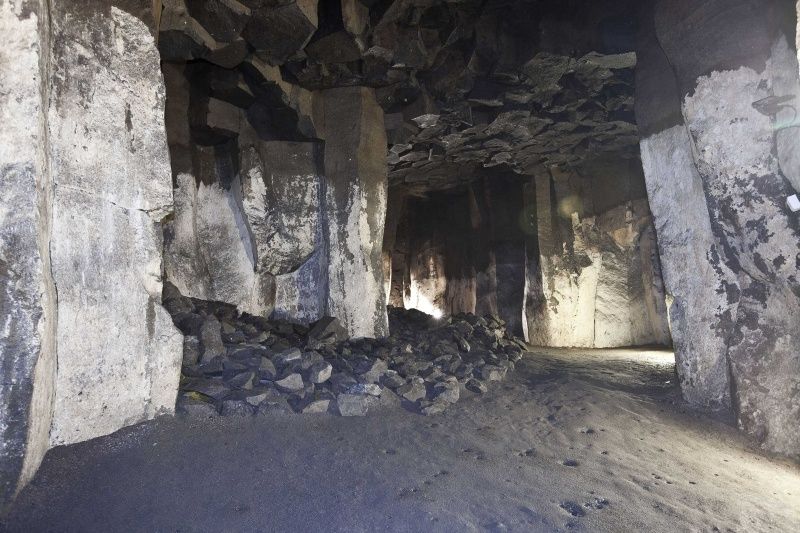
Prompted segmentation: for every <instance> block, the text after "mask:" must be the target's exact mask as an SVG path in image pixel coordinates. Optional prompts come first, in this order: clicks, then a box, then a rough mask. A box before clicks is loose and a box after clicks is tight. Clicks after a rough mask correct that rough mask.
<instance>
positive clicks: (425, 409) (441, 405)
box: [419, 399, 449, 416]
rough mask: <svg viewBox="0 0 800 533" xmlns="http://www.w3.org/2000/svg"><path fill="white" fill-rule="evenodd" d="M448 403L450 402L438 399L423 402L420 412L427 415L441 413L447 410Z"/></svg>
mask: <svg viewBox="0 0 800 533" xmlns="http://www.w3.org/2000/svg"><path fill="white" fill-rule="evenodd" d="M448 405H449V403H448V402H446V401H443V400H438V399H437V400H434V401H432V402H422V403H421V404H420V410H419V412H420V413H422V414H423V415H425V416H432V415H439V414H442V413H444V412H445V410H446V409H447V407H448Z"/></svg>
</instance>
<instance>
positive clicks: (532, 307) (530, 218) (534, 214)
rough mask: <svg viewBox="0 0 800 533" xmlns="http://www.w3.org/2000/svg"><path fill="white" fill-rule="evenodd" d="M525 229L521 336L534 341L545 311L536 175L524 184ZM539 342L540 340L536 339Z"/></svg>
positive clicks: (531, 341) (545, 301)
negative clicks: (523, 297)
mask: <svg viewBox="0 0 800 533" xmlns="http://www.w3.org/2000/svg"><path fill="white" fill-rule="evenodd" d="M522 196H523V204H524V206H525V213H524V226H523V227H524V230H525V299H524V303H523V308H522V312H523V318H522V328H523V334H524V338H525V339H526V340H527V341H528V342H530V343H531V344H534V342H533V340H532V339H533V338H534V336H535V333H536V332H538V331H541V329H540V328H541V325H540V324H539V321H541V320H544V319H545V317H546V316H547V315H546V312H545V306H546V305H547V300H546V299H545V297H544V291H543V289H542V264H541V261H542V259H541V252H540V251H539V217H538V211H537V204H536V198H537V196H536V178H534V177H532V176H531V177H530V178H528V179H526V181H525V184H524V186H523V192H522ZM539 344H541V342H539Z"/></svg>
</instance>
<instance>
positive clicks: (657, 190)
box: [637, 0, 800, 457]
mask: <svg viewBox="0 0 800 533" xmlns="http://www.w3.org/2000/svg"><path fill="white" fill-rule="evenodd" d="M777 5H778V3H777V2H776V3H772V2H767V3H766V4H765V5H758V4H756V3H753V2H747V1H744V0H724V1H723V0H705V1H701V0H662V1H660V2H658V4H657V6H656V9H655V12H654V13H650V14H648V15H647V16H646V17H645V19H644V20H645V22H646V23H648V24H649V25H650V28H651V29H654V31H653V33H654V35H655V37H652V36H650V37H643V39H642V45H641V46H640V48H641V53H640V56H639V57H640V64H641V65H643V67H645V68H643V69H642V70H641V71H640V73H639V79H638V80H637V86H638V91H639V94H637V102H639V103H640V106H639V108H638V109H637V118H638V119H639V124H640V126H641V127H642V128H643V130H642V134H643V135H642V137H643V141H642V156H643V159H644V160H645V161H646V163H645V170H646V174H647V181H648V193H649V195H650V202H651V205H653V206H654V207H653V211H654V212H655V213H656V222H657V228H658V231H659V235H658V237H659V245H660V247H661V249H662V263H663V265H664V277H665V282H666V284H667V290H668V292H670V293H672V297H673V302H672V306H671V309H670V316H671V318H672V326H673V331H674V332H675V333H674V336H675V338H676V358H677V360H678V362H679V367H680V372H681V377H682V386H683V389H684V394H685V395H686V397H687V399H688V400H689V401H691V402H692V403H695V404H699V405H705V406H711V407H713V406H714V405H719V404H722V405H725V404H726V403H727V402H728V401H730V403H731V404H732V406H733V408H734V410H735V412H736V415H737V419H738V422H739V425H740V427H741V428H742V429H744V430H745V431H747V432H748V433H749V434H751V435H752V436H754V437H755V438H756V439H757V440H758V441H760V442H761V443H762V446H763V447H764V448H765V449H768V450H771V451H774V452H778V453H783V454H786V455H790V456H795V457H798V456H800V445H799V444H798V443H800V392H799V391H800V388H798V381H797V376H798V375H800V359H798V357H797V349H796V347H797V345H798V343H800V333H798V332H800V297H798V294H800V285H798V279H797V269H798V265H797V261H796V259H797V255H798V249H799V248H798V247H799V246H800V244H799V243H800V227H798V223H797V218H796V216H795V215H792V214H791V213H789V212H788V210H787V209H786V207H785V199H786V196H788V195H789V194H791V193H792V192H793V188H792V186H791V182H790V179H789V178H788V176H787V175H786V172H789V173H791V170H790V168H788V167H787V168H786V170H784V169H783V168H782V167H781V164H782V163H784V162H785V161H787V159H785V158H782V157H781V156H780V154H779V153H778V154H777V155H778V157H776V151H775V146H776V141H780V142H777V147H778V152H780V150H781V149H783V150H785V149H786V148H787V146H786V144H785V143H789V145H790V146H789V148H790V149H792V150H794V151H795V152H797V151H798V150H800V145H798V143H800V136H798V135H794V136H784V135H783V134H782V133H781V132H782V131H783V129H784V128H783V127H782V125H781V123H780V120H781V116H782V112H783V111H784V110H783V109H782V108H781V101H785V99H786V98H789V99H795V100H796V98H797V94H796V93H795V94H792V91H793V89H792V87H796V86H797V79H796V78H795V79H794V80H791V79H787V72H790V71H791V72H797V67H796V63H795V61H794V56H793V54H790V53H788V50H787V47H788V45H787V43H788V37H787V36H786V35H784V34H783V33H782V31H783V30H782V29H781V28H782V24H780V23H779V21H778V20H776V18H774V15H775V11H774V9H775V8H776V6H777ZM689 20H691V23H689V22H688V21H689ZM659 49H660V50H663V51H664V53H665V54H666V57H665V58H659V56H658V54H659ZM698 51H703V53H698ZM657 62H660V65H662V66H664V67H666V66H667V65H669V67H670V68H669V69H667V68H662V69H659V68H658V67H657V64H659V63H657ZM648 65H649V66H648ZM670 72H671V73H672V74H673V75H674V77H670V76H665V73H670ZM670 88H671V89H670ZM787 90H788V92H789V94H779V93H781V92H784V91H787ZM658 101H661V102H663V103H665V104H666V105H664V106H662V108H661V109H659V108H658V107H657V105H658V103H657V102H658ZM645 102H649V103H650V105H649V106H647V107H643V106H642V105H641V104H644V103H645ZM781 137H783V140H781ZM789 166H790V165H789ZM676 213H678V215H676ZM686 265H692V266H693V268H692V269H691V270H687V268H686ZM679 291H680V292H679ZM675 293H677V294H675ZM728 380H729V383H727V382H728ZM729 398H730V400H728V399H729Z"/></svg>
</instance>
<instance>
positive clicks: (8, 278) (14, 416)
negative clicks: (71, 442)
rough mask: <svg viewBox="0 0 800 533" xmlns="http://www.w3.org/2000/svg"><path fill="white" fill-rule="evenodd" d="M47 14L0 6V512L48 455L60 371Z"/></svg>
mask: <svg viewBox="0 0 800 533" xmlns="http://www.w3.org/2000/svg"><path fill="white" fill-rule="evenodd" d="M48 15H49V14H48V12H47V9H46V8H45V7H44V6H43V5H42V4H41V3H40V2H38V1H23V2H11V1H7V0H2V1H0V35H2V37H1V38H0V39H2V41H3V45H2V46H0V121H2V124H3V127H2V128H0V314H2V316H3V319H4V327H3V334H2V336H0V375H2V376H3V379H2V380H1V381H0V512H2V510H3V508H5V507H6V505H7V504H8V503H9V502H10V499H11V498H12V497H13V495H14V494H15V492H16V491H17V490H18V489H19V488H20V487H22V486H23V485H24V484H25V483H27V481H29V480H30V478H31V477H32V476H33V473H34V472H35V471H36V468H37V467H38V466H39V463H40V462H41V460H42V457H43V456H44V453H45V451H47V448H48V443H49V431H50V422H51V419H52V414H53V406H52V403H53V394H54V388H53V384H54V381H55V371H56V353H55V324H56V318H57V309H56V300H55V292H54V286H53V281H52V276H51V274H50V258H49V246H48V245H49V235H50V232H51V228H50V197H51V195H52V183H51V179H50V173H49V169H48V159H47V146H48V132H47V126H46V123H45V115H46V102H47V93H48V89H49V86H48V77H47V76H48V68H49V54H48V48H49V35H48V33H47V31H46V29H47V27H48V24H49V21H48Z"/></svg>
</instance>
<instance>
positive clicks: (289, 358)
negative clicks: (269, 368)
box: [272, 348, 303, 367]
mask: <svg viewBox="0 0 800 533" xmlns="http://www.w3.org/2000/svg"><path fill="white" fill-rule="evenodd" d="M302 357H303V352H301V351H300V349H298V348H289V349H287V350H283V351H282V352H278V353H276V354H275V355H274V356H272V362H273V363H275V364H276V365H277V366H280V367H284V366H287V365H290V364H294V363H299V362H300V360H301V359H302Z"/></svg>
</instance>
